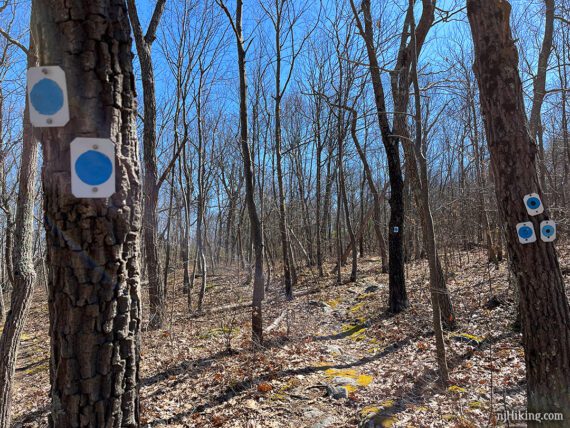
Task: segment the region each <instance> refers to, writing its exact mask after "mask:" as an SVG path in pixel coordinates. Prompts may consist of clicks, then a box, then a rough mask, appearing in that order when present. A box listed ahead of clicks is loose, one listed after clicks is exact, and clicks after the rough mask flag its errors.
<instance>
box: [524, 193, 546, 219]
mask: <svg viewBox="0 0 570 428" xmlns="http://www.w3.org/2000/svg"><path fill="white" fill-rule="evenodd" d="M523 200H524V206H525V208H526V211H527V213H528V215H532V216H535V215H538V214H542V213H543V212H544V205H543V204H542V201H541V200H540V196H538V193H529V194H528V195H525V197H524V198H523Z"/></svg>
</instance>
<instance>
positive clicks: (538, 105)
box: [529, 0, 555, 191]
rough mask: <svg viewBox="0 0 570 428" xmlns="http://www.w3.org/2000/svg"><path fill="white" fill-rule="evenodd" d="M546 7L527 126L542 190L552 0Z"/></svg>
mask: <svg viewBox="0 0 570 428" xmlns="http://www.w3.org/2000/svg"><path fill="white" fill-rule="evenodd" d="M544 5H545V7H546V13H545V21H544V37H543V38H542V46H541V47H540V53H539V55H538V67H537V70H536V76H535V77H534V81H533V92H534V93H533V98H532V109H531V112H530V119H529V127H530V135H531V137H532V138H535V139H536V140H537V141H536V142H537V143H538V148H539V151H538V156H539V160H540V164H539V176H540V185H541V187H542V190H543V191H546V165H545V163H544V162H545V159H544V143H543V138H542V136H543V130H542V120H541V117H540V116H541V113H540V112H541V110H542V103H543V102H544V97H545V95H546V69H547V67H548V58H549V57H550V52H551V51H552V39H553V34H554V12H555V10H554V9H555V5H554V0H544Z"/></svg>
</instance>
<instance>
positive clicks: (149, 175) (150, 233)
mask: <svg viewBox="0 0 570 428" xmlns="http://www.w3.org/2000/svg"><path fill="white" fill-rule="evenodd" d="M127 3H128V12H129V17H130V21H131V26H132V28H133V33H134V39H135V44H136V48H137V53H138V56H139V62H140V68H141V80H142V86H143V101H144V128H143V163H144V180H143V186H144V189H143V242H144V247H145V265H146V270H147V275H148V284H149V312H150V321H149V327H150V328H151V329H160V328H162V326H163V324H164V321H165V318H166V288H165V284H164V283H163V281H162V277H161V275H160V271H161V267H160V256H159V254H158V249H159V245H158V214H157V208H158V192H159V190H160V184H161V183H159V178H158V163H157V158H156V95H155V82H154V70H153V64H152V56H151V48H152V43H153V42H154V39H155V34H156V29H157V27H158V23H159V21H160V17H161V16H162V12H163V11H164V5H165V3H166V0H158V1H157V3H156V6H155V9H154V13H153V16H152V19H151V22H150V24H149V28H148V30H147V33H146V34H143V30H142V27H141V24H140V22H139V18H138V13H137V9H136V5H135V0H127Z"/></svg>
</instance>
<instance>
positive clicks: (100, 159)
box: [70, 138, 115, 198]
mask: <svg viewBox="0 0 570 428" xmlns="http://www.w3.org/2000/svg"><path fill="white" fill-rule="evenodd" d="M70 151H71V192H72V193H73V196H75V197H76V198H108V197H109V196H111V195H112V194H113V193H115V144H114V143H113V142H112V141H111V140H109V139H107V138H76V139H75V140H73V142H72V143H71V146H70Z"/></svg>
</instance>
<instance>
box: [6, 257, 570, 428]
mask: <svg viewBox="0 0 570 428" xmlns="http://www.w3.org/2000/svg"><path fill="white" fill-rule="evenodd" d="M568 255H570V249H565V252H564V256H565V257H566V258H568ZM458 257H459V258H458V259H457V260H455V261H454V264H453V265H450V266H448V270H449V273H450V277H449V287H450V289H451V292H452V293H453V301H454V304H455V306H456V310H457V317H458V319H459V320H460V323H461V326H460V329H459V330H458V331H457V332H453V333H448V334H447V340H446V342H447V344H448V357H449V366H450V369H451V370H450V371H451V379H452V384H451V385H449V386H448V387H447V388H442V387H440V386H438V385H437V384H436V382H435V380H436V375H437V374H436V371H435V349H434V348H435V345H434V343H433V342H434V340H433V337H432V334H433V333H432V329H431V321H430V320H431V313H430V306H429V301H428V297H429V295H428V292H427V291H428V290H427V281H428V276H427V266H426V265H425V263H424V262H414V263H412V264H410V265H408V272H407V273H408V283H409V298H410V301H411V302H412V306H411V308H410V309H409V310H407V311H406V312H405V313H403V314H400V315H398V316H394V317H389V316H387V315H386V314H385V313H384V310H385V302H386V300H387V293H388V290H387V285H386V284H387V276H386V275H385V274H381V273H380V270H379V261H378V260H377V259H376V258H368V259H364V260H362V261H361V265H360V277H359V280H358V282H357V283H354V284H350V283H347V284H342V285H334V277H332V276H331V277H330V278H325V279H324V280H321V281H320V282H317V281H316V279H315V278H314V277H312V276H311V275H308V276H305V277H303V278H302V286H300V287H299V288H298V290H299V291H302V290H308V289H311V288H314V287H315V286H322V287H323V290H322V291H320V292H317V293H311V294H306V295H304V296H301V297H297V298H296V299H295V300H294V301H293V302H286V301H285V300H284V299H283V298H282V297H281V290H280V289H279V288H280V287H279V285H278V284H274V285H273V286H272V289H271V290H270V292H269V293H268V296H267V301H271V300H273V303H272V304H271V305H267V306H266V308H265V314H264V316H265V325H266V326H269V325H270V324H271V323H272V322H273V321H274V320H276V319H277V318H280V319H281V321H280V322H279V323H278V324H277V325H276V326H275V327H274V328H273V329H272V331H271V332H270V333H269V334H267V335H266V344H265V346H266V348H265V349H264V350H263V351H261V352H260V351H257V352H256V351H252V350H251V344H250V339H249V328H250V327H249V313H248V309H247V308H245V309H243V308H241V309H233V310H225V311H219V312H216V313H210V314H204V315H202V316H199V317H190V316H188V313H187V312H188V311H187V303H186V296H184V295H183V294H182V293H181V292H180V290H179V289H178V288H179V286H176V287H175V286H174V284H170V287H169V292H170V293H171V294H170V298H169V300H170V301H171V302H173V304H172V305H171V307H170V309H169V324H168V328H167V329H166V330H163V331H160V332H150V331H145V332H143V346H142V361H141V381H142V387H141V406H142V413H141V414H142V421H143V426H152V427H155V426H156V427H158V426H172V427H249V428H251V427H295V428H299V427H313V428H327V427H331V428H332V427H350V426H357V425H358V423H359V422H360V421H361V420H362V419H363V418H365V417H366V415H372V414H376V417H375V420H376V421H377V424H378V425H377V426H402V427H408V426H411V427H425V426H432V427H447V426H462V427H469V426H473V427H477V426H483V425H486V424H487V423H488V421H489V418H490V417H491V416H492V415H494V414H495V412H496V411H498V410H502V409H503V407H504V403H507V405H508V406H509V407H510V408H515V409H517V408H521V409H522V408H523V406H524V401H525V396H524V390H525V384H524V360H523V352H522V349H521V348H520V343H519V342H520V337H519V335H518V334H517V333H514V332H513V331H512V330H511V328H510V324H511V322H512V320H513V317H514V313H513V308H514V306H513V305H512V297H513V296H512V293H511V292H510V291H509V289H508V284H507V272H506V264H505V263H502V264H501V265H500V267H499V269H498V270H496V269H495V268H494V267H489V268H488V267H487V264H486V263H484V255H483V254H482V253H480V254H473V253H472V254H469V255H468V254H466V253H465V254H461V255H459V256H458ZM566 264H569V263H568V262H567V263H566ZM219 270H220V269H218V271H219ZM218 273H220V272H218ZM242 276H243V275H242ZM242 276H240V275H239V274H238V273H237V272H227V274H225V275H220V276H217V277H215V278H212V279H211V281H210V282H209V289H208V294H207V299H206V302H205V304H206V307H209V308H211V307H218V306H224V305H231V304H236V303H238V302H244V301H247V299H248V298H249V292H250V288H249V286H247V285H242V282H243V281H242ZM176 282H178V281H176ZM491 293H492V294H494V295H497V296H500V297H501V298H502V299H503V301H505V302H506V303H507V304H502V305H500V306H498V307H496V308H494V309H486V308H485V306H484V304H485V303H486V301H487V300H488V299H489V298H490V297H491ZM45 299H46V296H45V292H44V290H43V289H39V288H38V292H37V293H36V296H35V299H34V305H33V308H32V311H31V314H30V319H29V321H28V323H27V325H26V329H25V333H24V336H23V346H22V351H21V353H20V359H19V361H18V373H17V380H18V384H17V387H16V392H15V397H14V408H15V417H16V419H15V420H16V426H25V427H32V426H34V427H35V426H45V424H46V416H47V412H48V404H49V402H48V393H49V375H48V358H49V340H48V331H47V328H48V316H47V305H46V303H45ZM509 302H510V303H509ZM331 395H334V397H333V396H331Z"/></svg>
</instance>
